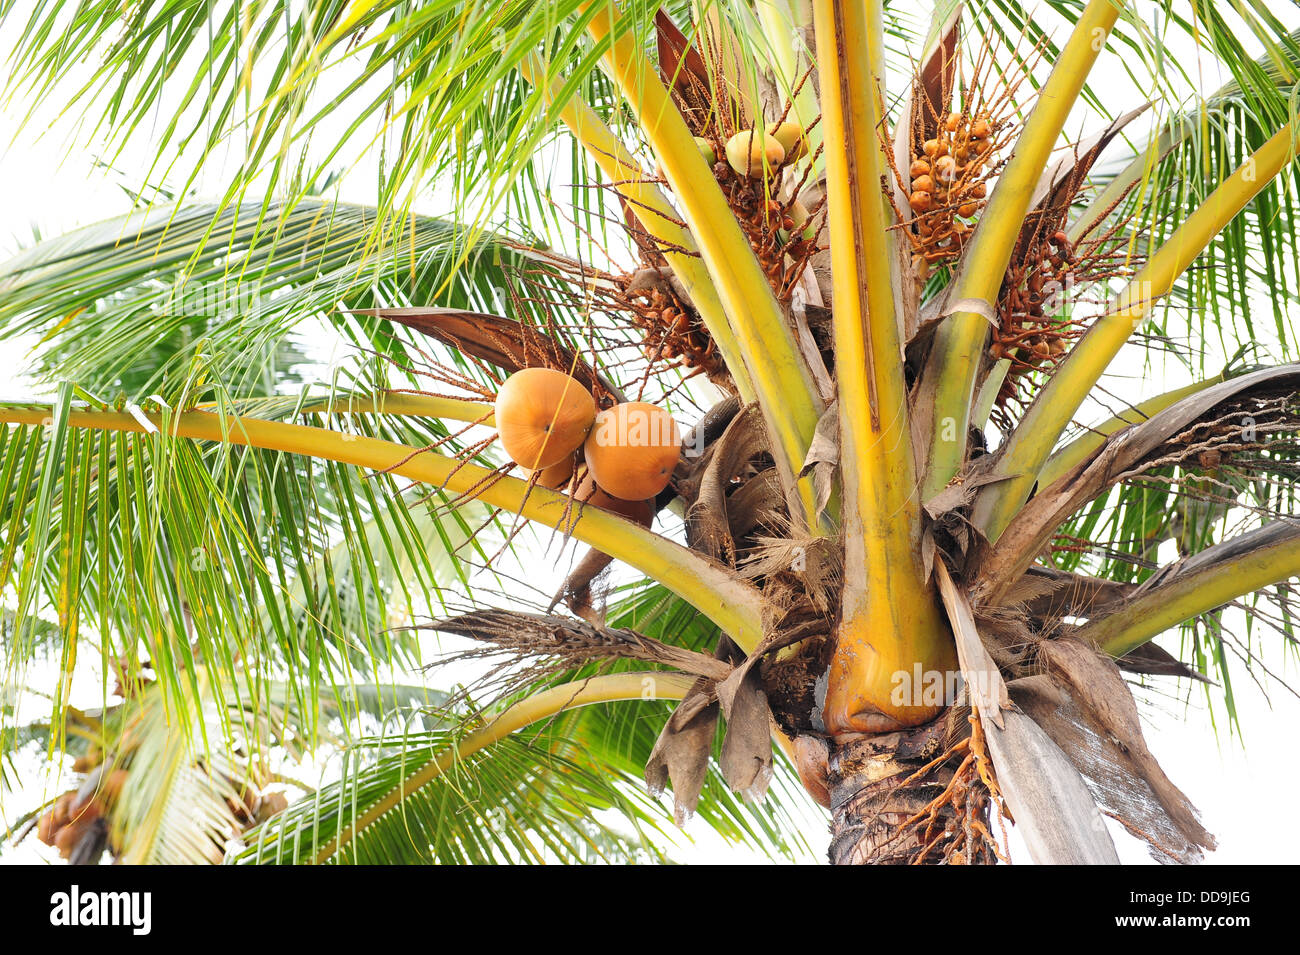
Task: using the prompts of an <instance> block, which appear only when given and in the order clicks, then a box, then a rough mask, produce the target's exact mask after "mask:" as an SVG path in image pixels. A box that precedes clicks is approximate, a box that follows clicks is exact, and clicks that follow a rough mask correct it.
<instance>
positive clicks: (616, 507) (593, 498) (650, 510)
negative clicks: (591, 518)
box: [573, 473, 654, 527]
mask: <svg viewBox="0 0 1300 955" xmlns="http://www.w3.org/2000/svg"><path fill="white" fill-rule="evenodd" d="M573 497H574V500H577V501H581V502H582V503H583V505H584V506H595V507H600V508H604V509H605V510H607V511H613V512H614V513H615V514H620V515H622V516H623V517H626V518H627V519H628V520H629V521H634V522H635V523H637V524H640V525H641V526H642V527H649V526H650V525H651V523H653V521H654V505H653V504H652V503H651V502H650V501H649V500H642V501H625V500H623V499H622V498H618V497H614V496H613V495H611V494H606V493H605V492H604V491H602V490H601V489H600V488H599V487H597V486H596V482H595V481H593V480H592V479H591V474H590V473H588V474H586V475H584V476H583V478H582V480H581V481H579V482H578V489H577V490H576V491H574V493H573Z"/></svg>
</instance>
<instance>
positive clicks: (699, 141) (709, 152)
mask: <svg viewBox="0 0 1300 955" xmlns="http://www.w3.org/2000/svg"><path fill="white" fill-rule="evenodd" d="M694 139H695V146H696V148H697V149H699V151H700V155H701V156H703V157H704V161H705V162H707V163H708V164H709V165H710V166H712V165H713V164H715V163H716V162H717V161H718V154H717V153H716V152H714V151H713V143H711V142H709V141H708V140H707V139H705V138H704V137H703V136H696V137H694Z"/></svg>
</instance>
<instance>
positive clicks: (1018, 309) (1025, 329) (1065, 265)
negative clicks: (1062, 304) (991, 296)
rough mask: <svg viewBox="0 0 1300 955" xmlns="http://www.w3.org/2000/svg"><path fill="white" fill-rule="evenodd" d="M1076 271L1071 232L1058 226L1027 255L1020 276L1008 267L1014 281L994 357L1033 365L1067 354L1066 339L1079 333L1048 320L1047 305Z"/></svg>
mask: <svg viewBox="0 0 1300 955" xmlns="http://www.w3.org/2000/svg"><path fill="white" fill-rule="evenodd" d="M1073 269H1074V247H1073V246H1072V245H1071V243H1070V239H1069V236H1067V235H1066V234H1065V232H1063V231H1061V230H1057V231H1056V232H1054V233H1053V234H1052V235H1051V236H1050V237H1048V238H1046V239H1044V240H1043V241H1041V242H1040V243H1039V244H1038V247H1037V248H1036V249H1034V250H1033V251H1032V252H1031V253H1030V254H1029V255H1028V256H1027V257H1026V258H1025V261H1024V264H1023V266H1022V271H1021V272H1020V274H1019V275H1017V274H1015V271H1014V270H1008V276H1009V278H1011V281H1007V282H1004V283H1003V288H1004V293H1003V297H1002V300H1001V301H999V303H998V306H999V310H1000V312H1001V321H1000V322H999V326H998V332H997V333H995V336H994V340H993V342H992V344H991V345H990V347H989V353H990V354H991V355H992V356H993V357H994V358H1005V357H1011V358H1013V359H1015V360H1016V361H1018V362H1019V363H1021V364H1022V365H1028V366H1034V365H1038V364H1040V363H1042V362H1044V361H1048V360H1051V359H1056V358H1060V357H1061V355H1063V354H1065V350H1066V339H1067V338H1071V337H1075V336H1076V335H1077V332H1075V331H1073V330H1072V329H1071V328H1070V327H1069V326H1067V325H1063V324H1061V323H1059V322H1054V321H1052V320H1050V319H1049V317H1048V316H1047V314H1046V310H1045V306H1046V304H1047V302H1048V299H1049V298H1050V297H1052V296H1054V295H1057V294H1059V293H1060V290H1061V289H1063V288H1065V287H1066V285H1067V283H1069V281H1070V272H1071V271H1072V270H1073Z"/></svg>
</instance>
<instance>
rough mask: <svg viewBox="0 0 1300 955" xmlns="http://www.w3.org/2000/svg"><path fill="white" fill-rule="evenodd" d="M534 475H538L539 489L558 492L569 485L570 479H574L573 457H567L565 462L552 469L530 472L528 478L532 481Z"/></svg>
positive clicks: (555, 465) (554, 465) (553, 466)
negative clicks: (546, 488) (547, 488)
mask: <svg viewBox="0 0 1300 955" xmlns="http://www.w3.org/2000/svg"><path fill="white" fill-rule="evenodd" d="M534 474H536V475H537V484H538V486H539V487H549V488H550V489H551V490H553V491H558V490H560V489H561V488H563V487H565V486H566V485H567V484H568V483H569V478H571V477H573V455H572V454H569V455H566V456H565V457H564V459H563V460H561V461H559V462H558V463H556V464H552V465H551V466H550V467H546V468H541V469H540V470H538V471H529V472H528V477H529V478H530V479H531V478H532V476H533V475H534Z"/></svg>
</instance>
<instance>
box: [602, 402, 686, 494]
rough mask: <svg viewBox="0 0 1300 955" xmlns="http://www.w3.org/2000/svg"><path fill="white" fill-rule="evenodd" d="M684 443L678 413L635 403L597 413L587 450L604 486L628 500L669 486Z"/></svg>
mask: <svg viewBox="0 0 1300 955" xmlns="http://www.w3.org/2000/svg"><path fill="white" fill-rule="evenodd" d="M681 445H682V440H681V435H680V434H679V432H678V430H677V422H675V421H674V420H673V416H672V415H670V414H669V413H668V412H667V411H664V410H663V409H662V408H656V407H655V406H654V405H652V404H647V403H646V402H644V401H629V402H625V403H623V404H619V405H615V406H614V407H612V408H610V409H608V410H606V411H602V412H601V413H600V414H598V415H596V423H595V425H594V426H593V427H592V429H591V434H590V435H589V436H588V438H587V443H586V444H585V445H584V446H583V454H584V455H585V456H586V459H587V469H588V470H589V471H590V472H591V476H592V478H593V479H594V480H595V482H596V484H597V486H599V487H600V489H601V490H603V491H604V492H605V493H607V494H610V495H613V496H614V497H617V498H622V499H623V500H624V501H644V500H647V499H648V498H652V497H654V496H655V495H656V494H658V493H659V492H660V491H662V490H663V489H664V488H666V487H667V486H668V482H669V480H670V479H671V478H672V476H673V469H674V468H676V467H677V459H678V457H679V456H680V455H681Z"/></svg>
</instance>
